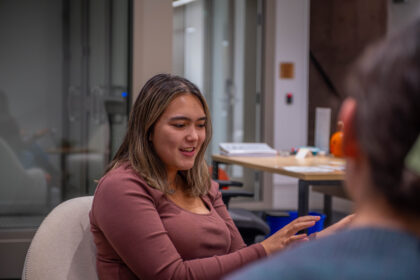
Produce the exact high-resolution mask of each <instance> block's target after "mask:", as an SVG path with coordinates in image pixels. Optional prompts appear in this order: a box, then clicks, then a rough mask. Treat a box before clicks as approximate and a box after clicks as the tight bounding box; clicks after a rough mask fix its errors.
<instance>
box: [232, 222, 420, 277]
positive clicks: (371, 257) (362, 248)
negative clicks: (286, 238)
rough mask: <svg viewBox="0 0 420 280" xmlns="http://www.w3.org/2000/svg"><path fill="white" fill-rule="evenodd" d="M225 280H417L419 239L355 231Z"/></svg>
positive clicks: (274, 258) (386, 232) (380, 231)
mask: <svg viewBox="0 0 420 280" xmlns="http://www.w3.org/2000/svg"><path fill="white" fill-rule="evenodd" d="M227 279H229V280H244V279H246V280H251V279H255V280H257V279H265V280H266V279H267V280H270V279H290V280H298V279H302V280H303V279H323V280H324V279H325V280H328V279H358V280H360V279H361V280H364V279H366V280H368V279H369V280H370V279H395V280H397V279H420V238H419V237H418V236H415V235H412V234H410V233H407V232H403V231H399V230H398V231H397V230H391V229H385V228H375V227H365V228H357V229H356V228H355V229H351V230H346V231H343V232H341V233H337V234H335V235H332V236H329V237H326V238H320V239H319V240H315V241H312V242H307V243H305V244H302V245H301V246H297V247H296V248H292V249H290V250H286V251H284V252H281V253H278V254H276V255H273V256H272V257H270V258H267V259H265V260H262V261H259V262H256V263H254V264H252V265H250V266H248V267H246V268H244V269H242V270H239V271H237V272H235V273H234V274H233V275H230V276H229V277H228V278H227Z"/></svg>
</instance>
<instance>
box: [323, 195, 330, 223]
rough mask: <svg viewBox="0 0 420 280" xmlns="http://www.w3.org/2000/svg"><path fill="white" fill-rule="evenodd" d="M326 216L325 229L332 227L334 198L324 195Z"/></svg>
mask: <svg viewBox="0 0 420 280" xmlns="http://www.w3.org/2000/svg"><path fill="white" fill-rule="evenodd" d="M324 214H325V215H326V217H325V225H324V226H325V227H327V226H329V225H331V218H332V197H331V195H327V194H324Z"/></svg>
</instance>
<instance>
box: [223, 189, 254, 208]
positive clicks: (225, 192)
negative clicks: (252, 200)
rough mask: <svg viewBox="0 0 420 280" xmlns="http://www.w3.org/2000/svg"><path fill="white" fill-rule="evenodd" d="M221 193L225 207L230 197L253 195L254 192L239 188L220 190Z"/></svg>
mask: <svg viewBox="0 0 420 280" xmlns="http://www.w3.org/2000/svg"><path fill="white" fill-rule="evenodd" d="M220 192H221V193H222V200H223V202H224V203H225V205H226V207H228V206H229V201H230V199H231V198H232V197H237V196H243V197H253V196H254V193H252V192H248V191H240V190H220Z"/></svg>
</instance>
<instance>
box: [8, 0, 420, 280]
mask: <svg viewBox="0 0 420 280" xmlns="http://www.w3.org/2000/svg"><path fill="white" fill-rule="evenodd" d="M419 13H420V1H419V0H406V1H403V0H369V1H366V0H354V1H345V0H323V1H309V0H195V1H183V0H179V1H170V0H61V1H57V0H36V1H32V0H20V1H13V0H0V126H1V127H0V163H1V164H0V278H1V279H7V278H14V279H18V278H20V275H21V272H22V267H23V262H24V258H25V254H26V251H27V249H28V246H29V244H30V241H31V238H32V237H33V235H34V233H35V231H36V229H37V227H38V226H39V225H40V223H41V222H42V220H43V218H44V217H45V216H46V215H47V214H48V212H49V211H51V209H52V208H53V207H55V206H56V205H58V204H59V203H60V202H62V201H64V200H67V199H70V198H73V197H78V196H84V195H92V194H93V193H94V190H95V186H96V182H97V180H98V179H99V178H100V177H101V176H102V174H103V171H104V168H105V167H106V165H107V163H108V162H109V160H110V158H112V156H113V154H114V153H115V151H116V149H117V148H118V146H119V144H120V142H121V140H122V137H123V136H124V132H125V126H126V123H127V119H128V114H129V111H130V106H131V104H132V102H133V100H135V98H136V96H137V94H138V92H139V90H140V88H141V87H142V85H143V84H144V82H145V81H146V80H147V79H148V78H150V77H151V76H152V75H153V74H156V73H160V72H168V73H174V74H177V75H181V76H185V77H186V78H188V79H190V80H191V81H193V82H194V83H195V84H197V86H198V87H199V88H200V89H201V90H202V92H203V93H204V95H205V97H206V99H207V101H208V103H209V105H210V108H211V114H212V119H213V126H214V136H213V140H212V142H211V145H210V146H209V149H208V152H207V160H208V163H209V164H210V160H211V154H213V153H218V152H219V150H218V144H219V143H220V142H266V143H268V144H269V145H271V146H272V147H274V148H275V149H277V150H287V151H288V150H290V149H291V148H292V147H300V146H305V145H314V144H315V141H316V139H315V127H316V111H317V110H316V108H329V109H330V111H331V113H330V118H329V119H328V122H329V123H328V126H329V131H330V133H332V132H333V131H334V130H335V129H336V127H335V124H336V118H337V111H338V108H339V106H340V102H341V101H342V100H343V97H344V96H343V83H342V79H343V77H344V75H345V73H346V70H347V68H348V67H349V65H351V63H352V62H353V61H354V59H355V58H356V57H357V55H358V54H360V52H361V51H362V50H363V48H364V47H365V46H366V45H367V44H369V43H371V42H373V41H375V40H377V39H378V38H380V37H381V36H383V35H385V34H386V33H388V32H393V31H394V30H397V29H398V28H400V27H401V26H402V25H404V24H406V23H407V22H409V21H410V20H412V19H413V18H414V17H416V16H419ZM284 64H287V65H291V67H292V69H293V71H292V73H293V75H292V77H289V78H282V77H281V75H280V68H281V65H284ZM287 94H291V95H292V97H293V98H292V102H291V104H288V103H287V102H286V101H285V100H286V96H287ZM227 172H228V174H229V175H230V176H231V177H232V178H235V179H239V180H241V181H243V182H245V188H246V189H247V190H249V191H252V192H254V193H255V196H254V198H252V199H243V198H242V199H237V200H234V201H233V202H232V205H234V206H239V207H244V208H248V209H251V210H268V209H296V205H297V190H296V184H297V180H296V179H291V178H288V177H282V176H280V175H272V174H265V173H260V172H254V171H252V170H247V169H243V168H240V167H228V168H227ZM310 203H311V204H310V206H311V208H314V209H320V208H322V206H321V203H322V199H321V195H319V194H311V197H310ZM333 205H334V209H335V210H336V211H341V212H350V211H351V208H352V205H351V202H350V201H347V200H342V199H339V198H334V204H333Z"/></svg>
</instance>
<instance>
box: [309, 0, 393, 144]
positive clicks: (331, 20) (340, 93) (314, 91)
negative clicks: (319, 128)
mask: <svg viewBox="0 0 420 280" xmlns="http://www.w3.org/2000/svg"><path fill="white" fill-rule="evenodd" d="M387 5H388V4H387V0H368V1H367V0H322V1H311V20H310V50H311V56H312V58H313V59H311V61H310V68H309V114H308V118H309V119H308V129H309V131H308V143H309V145H313V144H314V129H315V108H316V107H329V108H331V109H332V115H331V133H332V132H333V131H335V129H336V122H337V114H338V110H339V107H340V104H341V102H342V100H343V99H344V82H343V81H344V78H345V75H346V73H347V71H348V69H349V67H350V66H351V65H352V63H353V62H354V61H355V59H356V58H357V57H358V55H359V54H360V53H361V52H362V51H363V49H364V48H365V47H366V45H368V44H369V43H371V42H374V41H376V40H378V39H379V38H381V37H382V36H384V35H385V34H386V29H387V14H388V8H387V7H388V6H387ZM315 61H317V62H318V65H319V67H321V68H322V69H323V70H324V72H325V76H326V77H327V79H329V80H330V82H331V85H332V87H329V86H328V83H327V82H326V79H325V78H324V77H323V76H322V75H321V72H320V71H319V68H317V67H316V65H317V64H316V62H315ZM333 88H335V91H334V89H333Z"/></svg>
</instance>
